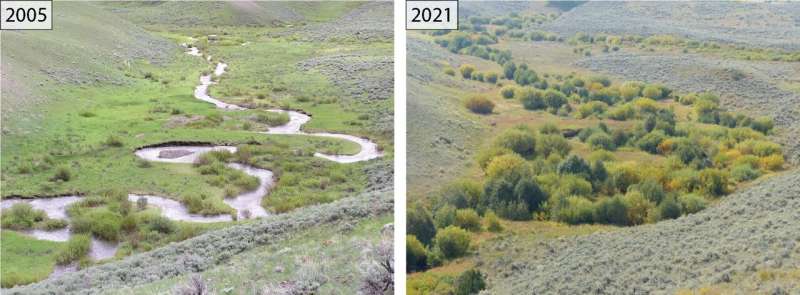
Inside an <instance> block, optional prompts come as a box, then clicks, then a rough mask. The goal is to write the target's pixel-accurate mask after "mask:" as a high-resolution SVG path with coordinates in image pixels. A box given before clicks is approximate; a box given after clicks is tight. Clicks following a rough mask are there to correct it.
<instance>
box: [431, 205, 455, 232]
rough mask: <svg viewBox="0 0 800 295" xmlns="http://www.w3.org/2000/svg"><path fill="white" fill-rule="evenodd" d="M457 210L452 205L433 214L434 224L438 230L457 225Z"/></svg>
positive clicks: (442, 207) (445, 206)
mask: <svg viewBox="0 0 800 295" xmlns="http://www.w3.org/2000/svg"><path fill="white" fill-rule="evenodd" d="M456 210H457V209H456V207H453V206H452V205H450V204H447V205H444V206H441V207H439V208H438V209H436V212H434V214H433V224H434V225H435V226H436V228H437V229H440V228H445V227H448V226H451V225H454V224H455V223H456Z"/></svg>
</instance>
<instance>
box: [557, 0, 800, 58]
mask: <svg viewBox="0 0 800 295" xmlns="http://www.w3.org/2000/svg"><path fill="white" fill-rule="evenodd" d="M799 26H800V3H797V2H794V3H791V2H785V3H781V2H776V3H768V4H764V3H745V2H735V3H731V2H727V1H708V2H606V1H590V2H588V3H585V4H583V5H580V6H578V7H576V8H574V9H572V10H570V11H568V12H565V13H564V14H563V15H561V17H559V18H558V19H557V20H556V21H554V22H552V23H550V24H548V25H547V26H545V27H546V29H547V30H549V31H554V32H558V33H560V34H563V35H566V36H572V35H574V34H575V33H578V32H584V33H611V34H634V35H658V34H670V35H679V36H684V37H687V38H691V39H696V40H701V41H715V42H723V43H731V44H737V45H745V46H750V47H758V48H775V49H784V50H800V29H798V27H799Z"/></svg>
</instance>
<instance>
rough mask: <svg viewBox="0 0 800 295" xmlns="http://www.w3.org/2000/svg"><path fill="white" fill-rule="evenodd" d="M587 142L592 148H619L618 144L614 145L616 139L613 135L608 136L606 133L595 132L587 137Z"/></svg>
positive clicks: (609, 149) (610, 149)
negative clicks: (613, 138)
mask: <svg viewBox="0 0 800 295" xmlns="http://www.w3.org/2000/svg"><path fill="white" fill-rule="evenodd" d="M586 142H587V143H588V144H589V147H591V148H592V150H600V149H602V150H607V151H613V150H615V149H617V147H616V145H614V140H612V139H611V136H608V134H606V133H595V134H592V136H589V138H588V139H586Z"/></svg>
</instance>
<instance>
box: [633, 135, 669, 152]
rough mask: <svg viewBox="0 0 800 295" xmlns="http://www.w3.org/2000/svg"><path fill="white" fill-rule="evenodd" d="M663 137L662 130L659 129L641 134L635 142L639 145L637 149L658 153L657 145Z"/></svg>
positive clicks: (664, 137)
mask: <svg viewBox="0 0 800 295" xmlns="http://www.w3.org/2000/svg"><path fill="white" fill-rule="evenodd" d="M664 139H666V136H665V135H664V132H661V131H660V130H659V131H655V132H651V133H648V134H647V135H645V136H643V137H642V138H640V139H639V141H638V142H637V143H636V144H637V145H638V146H639V149H641V150H643V151H645V152H648V153H651V154H658V145H659V144H661V142H662V141H663V140H664Z"/></svg>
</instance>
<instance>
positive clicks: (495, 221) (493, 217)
mask: <svg viewBox="0 0 800 295" xmlns="http://www.w3.org/2000/svg"><path fill="white" fill-rule="evenodd" d="M483 221H484V223H486V229H488V230H489V231H490V232H493V233H499V232H502V231H503V225H502V224H500V218H498V217H497V214H494V211H491V210H489V211H487V212H486V214H484V215H483Z"/></svg>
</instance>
